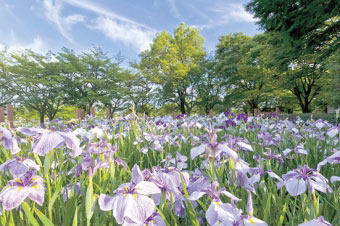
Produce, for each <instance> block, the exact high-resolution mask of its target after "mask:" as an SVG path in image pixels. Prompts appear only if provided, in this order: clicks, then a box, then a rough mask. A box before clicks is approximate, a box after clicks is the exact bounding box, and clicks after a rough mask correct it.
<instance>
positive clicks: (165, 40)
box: [138, 23, 205, 114]
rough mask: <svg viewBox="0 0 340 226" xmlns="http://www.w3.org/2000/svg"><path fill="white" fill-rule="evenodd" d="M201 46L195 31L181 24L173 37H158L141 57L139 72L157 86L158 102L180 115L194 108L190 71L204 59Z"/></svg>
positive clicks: (161, 35)
mask: <svg viewBox="0 0 340 226" xmlns="http://www.w3.org/2000/svg"><path fill="white" fill-rule="evenodd" d="M203 43H204V39H203V37H202V36H201V35H200V33H199V31H198V30H197V29H195V28H191V27H187V26H185V25H184V23H182V24H181V25H180V26H179V27H178V28H177V29H176V30H175V32H174V34H173V35H170V34H169V33H167V32H161V33H159V34H157V36H156V38H155V39H154V41H153V43H152V44H151V49H150V50H146V51H144V52H142V53H141V54H140V57H141V61H140V63H139V65H138V69H139V70H140V71H141V72H142V73H143V75H144V76H146V77H147V78H148V79H149V80H150V81H152V82H153V83H155V84H156V85H158V87H159V89H158V90H159V92H160V94H161V96H160V97H161V98H160V100H161V102H162V103H175V104H177V105H178V107H179V109H180V111H181V112H182V113H183V114H184V113H190V111H191V110H192V107H193V104H192V103H193V102H192V98H191V97H192V92H191V91H194V89H193V87H192V85H193V84H191V80H190V71H192V70H193V69H195V68H197V67H198V64H199V63H200V62H201V61H202V59H203V58H204V55H205V51H204V47H203Z"/></svg>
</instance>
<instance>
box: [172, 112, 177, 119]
mask: <svg viewBox="0 0 340 226" xmlns="http://www.w3.org/2000/svg"><path fill="white" fill-rule="evenodd" d="M176 117H177V114H176V113H175V112H174V113H172V119H173V120H175V119H176Z"/></svg>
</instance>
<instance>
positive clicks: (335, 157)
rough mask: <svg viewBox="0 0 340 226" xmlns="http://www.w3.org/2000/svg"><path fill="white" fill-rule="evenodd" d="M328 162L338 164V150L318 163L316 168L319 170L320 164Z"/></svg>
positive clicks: (339, 153)
mask: <svg viewBox="0 0 340 226" xmlns="http://www.w3.org/2000/svg"><path fill="white" fill-rule="evenodd" d="M327 163H329V164H340V151H336V152H335V153H334V154H333V155H331V156H328V157H327V158H326V159H325V160H323V161H322V162H320V163H319V164H318V168H317V170H318V171H320V169H321V166H323V165H326V164H327Z"/></svg>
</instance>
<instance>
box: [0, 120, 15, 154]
mask: <svg viewBox="0 0 340 226" xmlns="http://www.w3.org/2000/svg"><path fill="white" fill-rule="evenodd" d="M0 141H2V145H3V146H4V147H5V148H6V149H8V150H10V151H11V154H12V155H14V154H16V153H18V152H19V151H20V148H19V146H18V141H17V140H16V139H15V138H14V137H13V135H12V133H11V132H10V131H9V130H7V129H5V128H3V127H0Z"/></svg>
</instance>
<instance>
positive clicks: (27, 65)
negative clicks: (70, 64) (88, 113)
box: [8, 50, 63, 123]
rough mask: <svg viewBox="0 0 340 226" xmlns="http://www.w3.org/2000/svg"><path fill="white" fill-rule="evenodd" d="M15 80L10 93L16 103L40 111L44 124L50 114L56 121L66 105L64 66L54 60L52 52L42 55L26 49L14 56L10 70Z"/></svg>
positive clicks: (50, 117)
mask: <svg viewBox="0 0 340 226" xmlns="http://www.w3.org/2000/svg"><path fill="white" fill-rule="evenodd" d="M8 72H9V76H10V77H11V84H10V87H9V89H10V91H11V92H12V93H15V95H16V102H17V103H19V104H21V105H23V106H25V107H26V108H27V109H29V110H36V111H37V112H38V113H39V116H40V122H41V123H44V121H45V116H46V114H47V115H48V117H49V119H50V120H52V119H53V118H54V117H55V115H56V114H57V112H58V111H59V108H60V106H61V104H62V95H63V92H62V81H63V78H62V77H61V76H60V65H59V63H58V62H55V61H52V58H51V53H48V54H46V55H40V54H37V53H34V52H33V51H30V50H26V51H24V52H22V53H19V54H18V53H17V54H12V55H11V63H10V66H9V67H8Z"/></svg>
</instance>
